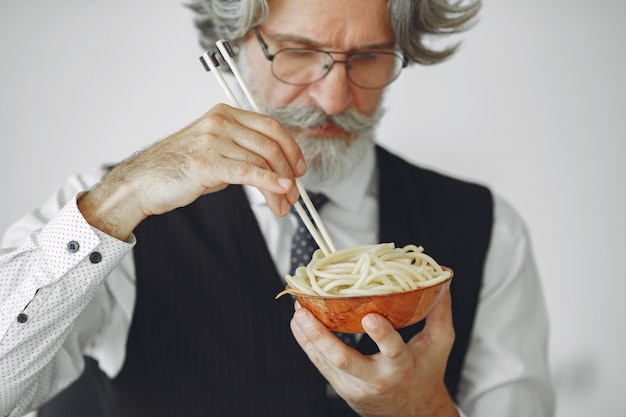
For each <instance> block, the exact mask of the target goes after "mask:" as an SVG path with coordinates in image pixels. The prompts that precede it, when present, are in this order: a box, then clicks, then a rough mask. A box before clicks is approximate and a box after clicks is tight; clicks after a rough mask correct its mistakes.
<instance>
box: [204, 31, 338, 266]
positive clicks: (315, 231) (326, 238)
mask: <svg viewBox="0 0 626 417" xmlns="http://www.w3.org/2000/svg"><path fill="white" fill-rule="evenodd" d="M215 45H216V47H217V51H215V50H211V51H207V52H205V53H204V54H203V55H202V56H201V57H200V61H201V62H202V64H203V65H204V68H205V69H206V70H207V71H209V72H212V73H213V75H214V76H215V78H216V79H217V81H218V83H219V84H220V86H221V87H222V89H223V90H224V92H225V93H226V95H227V96H228V98H229V99H230V101H231V102H232V104H233V105H234V106H235V107H241V104H240V103H239V100H238V99H237V97H236V96H235V94H233V92H232V90H231V88H230V86H229V85H228V83H227V82H226V80H225V79H224V77H223V76H222V74H221V72H220V71H219V69H218V68H219V66H220V63H219V60H218V59H217V55H218V54H220V56H221V57H222V59H223V60H224V61H225V62H226V63H227V64H228V66H229V67H230V69H231V71H232V73H233V75H234V76H235V79H236V80H237V83H238V84H239V86H240V87H241V89H242V90H243V93H244V95H245V96H246V99H247V100H248V102H249V103H250V106H251V107H252V109H253V110H254V111H255V112H257V113H262V111H261V108H260V107H259V105H258V104H257V103H256V101H255V100H254V97H253V96H252V93H251V92H250V90H249V89H248V86H247V85H246V83H245V81H244V79H243V77H242V76H241V72H240V71H239V67H238V66H237V63H236V62H235V60H234V59H233V56H234V55H235V54H234V52H233V50H232V49H231V47H230V45H229V44H228V42H226V41H224V40H219V41H217V42H216V43H215ZM296 187H297V188H298V192H299V193H300V197H301V198H302V201H303V202H304V205H305V206H306V208H307V210H308V212H309V213H310V215H311V218H312V219H313V222H312V221H311V219H310V218H309V215H308V214H307V212H306V211H305V209H304V208H303V207H302V205H301V204H300V201H296V202H295V204H294V205H293V206H294V208H295V209H296V212H297V213H298V216H300V218H301V219H302V222H303V223H304V225H305V227H306V228H307V230H308V231H309V233H310V234H311V236H312V237H313V239H314V240H315V243H317V245H318V246H319V247H320V249H321V250H322V252H323V253H324V255H329V254H331V253H333V252H335V251H336V250H337V249H336V248H335V245H334V244H333V241H332V240H331V238H330V235H329V234H328V230H327V229H326V226H325V225H324V222H322V219H321V218H320V215H319V213H318V212H317V210H316V209H315V206H314V205H313V203H312V202H311V198H310V197H309V195H308V193H307V192H306V190H305V189H304V187H303V186H302V184H300V181H298V179H297V178H296Z"/></svg>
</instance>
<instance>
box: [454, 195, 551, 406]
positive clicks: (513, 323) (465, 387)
mask: <svg viewBox="0 0 626 417" xmlns="http://www.w3.org/2000/svg"><path fill="white" fill-rule="evenodd" d="M494 209H495V211H494V212H495V219H494V228H493V232H492V240H491V244H490V249H489V253H488V256H487V260H486V265H485V274H484V281H483V288H482V290H481V294H480V300H479V307H478V310H477V312H476V321H475V324H474V329H473V333H472V338H471V341H470V345H469V348H468V352H467V356H466V362H465V366H464V370H463V373H462V376H461V384H460V387H459V404H458V405H459V408H460V409H461V410H462V411H463V413H465V415H467V416H468V417H473V416H487V415H494V416H513V415H514V416H520V417H525V416H527V417H541V416H552V415H554V407H555V405H554V391H553V387H552V381H551V375H550V368H549V364H548V316H547V309H546V306H545V301H544V297H543V293H542V288H541V282H540V279H539V276H538V273H537V268H536V266H535V261H534V257H533V254H532V249H531V242H530V238H529V235H528V232H527V230H526V227H525V225H524V223H523V222H522V220H521V218H520V217H519V215H518V214H517V213H516V212H515V211H514V210H513V208H512V207H511V206H510V205H508V204H507V203H506V202H505V201H504V200H503V199H501V198H500V197H498V196H496V198H495V207H494Z"/></svg>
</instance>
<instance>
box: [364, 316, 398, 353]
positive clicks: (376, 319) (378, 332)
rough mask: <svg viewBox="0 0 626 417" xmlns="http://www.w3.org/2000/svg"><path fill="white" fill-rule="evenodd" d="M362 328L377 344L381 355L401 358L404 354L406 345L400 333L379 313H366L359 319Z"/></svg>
mask: <svg viewBox="0 0 626 417" xmlns="http://www.w3.org/2000/svg"><path fill="white" fill-rule="evenodd" d="M361 324H362V326H363V329H365V331H366V332H367V334H368V335H369V336H370V337H371V338H372V340H373V341H374V342H375V343H376V345H378V349H379V350H380V353H381V355H382V356H383V357H385V358H388V359H393V360H401V358H402V355H403V354H405V351H406V346H405V343H404V340H403V339H402V336H400V333H398V332H397V331H396V329H394V328H393V326H392V325H391V323H389V320H387V319H385V318H384V317H383V316H381V315H379V314H373V313H372V314H368V315H366V316H365V317H363V319H362V320H361Z"/></svg>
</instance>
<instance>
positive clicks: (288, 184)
mask: <svg viewBox="0 0 626 417" xmlns="http://www.w3.org/2000/svg"><path fill="white" fill-rule="evenodd" d="M278 184H279V185H280V186H281V187H283V188H284V189H285V190H289V189H290V188H291V185H292V184H293V182H291V180H290V179H289V178H284V177H280V178H279V179H278Z"/></svg>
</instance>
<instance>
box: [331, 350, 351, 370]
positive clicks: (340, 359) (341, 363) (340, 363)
mask: <svg viewBox="0 0 626 417" xmlns="http://www.w3.org/2000/svg"><path fill="white" fill-rule="evenodd" d="M332 361H333V364H334V365H335V366H336V367H337V369H341V370H342V371H346V370H348V369H349V368H350V359H349V358H348V355H347V354H345V353H341V352H337V353H336V354H335V355H334V356H333V358H332Z"/></svg>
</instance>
